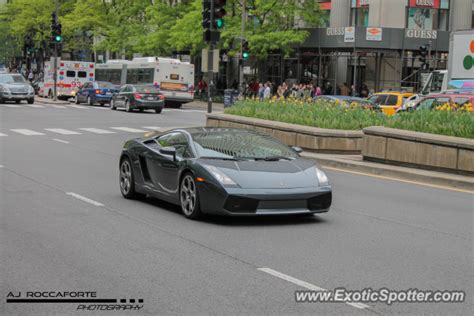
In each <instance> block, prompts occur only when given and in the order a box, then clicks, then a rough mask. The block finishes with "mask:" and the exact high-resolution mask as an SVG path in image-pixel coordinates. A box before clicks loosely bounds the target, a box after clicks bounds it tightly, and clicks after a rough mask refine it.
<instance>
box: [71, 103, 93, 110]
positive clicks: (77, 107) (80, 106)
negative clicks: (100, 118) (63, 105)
mask: <svg viewBox="0 0 474 316" xmlns="http://www.w3.org/2000/svg"><path fill="white" fill-rule="evenodd" d="M67 106H68V107H71V108H75V109H83V110H84V109H89V108H88V107H87V106H82V105H76V104H68V105H67Z"/></svg>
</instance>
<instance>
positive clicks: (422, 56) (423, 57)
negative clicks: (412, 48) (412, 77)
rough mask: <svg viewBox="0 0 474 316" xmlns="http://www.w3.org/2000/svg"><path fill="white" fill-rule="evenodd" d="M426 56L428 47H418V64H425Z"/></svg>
mask: <svg viewBox="0 0 474 316" xmlns="http://www.w3.org/2000/svg"><path fill="white" fill-rule="evenodd" d="M427 56H428V46H426V45H422V46H420V62H421V63H422V64H426V57H427Z"/></svg>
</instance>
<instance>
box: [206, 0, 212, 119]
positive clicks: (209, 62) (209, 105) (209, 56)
mask: <svg viewBox="0 0 474 316" xmlns="http://www.w3.org/2000/svg"><path fill="white" fill-rule="evenodd" d="M210 29H211V32H212V31H214V1H211V25H210ZM213 53H214V41H213V39H212V35H211V38H210V41H209V50H208V53H207V77H208V80H209V84H208V85H207V113H212V95H211V88H212V86H213V81H214V80H213V79H214V73H213V72H214V69H212V68H213V66H214V62H213V56H212V55H213Z"/></svg>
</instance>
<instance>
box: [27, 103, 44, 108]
mask: <svg viewBox="0 0 474 316" xmlns="http://www.w3.org/2000/svg"><path fill="white" fill-rule="evenodd" d="M25 105H26V106H29V107H30V108H44V106H42V105H38V104H25Z"/></svg>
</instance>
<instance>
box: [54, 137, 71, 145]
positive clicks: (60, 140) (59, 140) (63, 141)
mask: <svg viewBox="0 0 474 316" xmlns="http://www.w3.org/2000/svg"><path fill="white" fill-rule="evenodd" d="M53 140H54V141H57V142H60V143H63V144H69V142H67V141H65V140H62V139H57V138H53Z"/></svg>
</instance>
